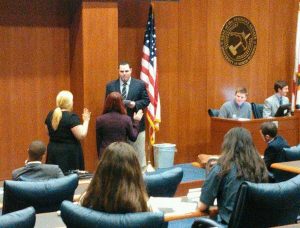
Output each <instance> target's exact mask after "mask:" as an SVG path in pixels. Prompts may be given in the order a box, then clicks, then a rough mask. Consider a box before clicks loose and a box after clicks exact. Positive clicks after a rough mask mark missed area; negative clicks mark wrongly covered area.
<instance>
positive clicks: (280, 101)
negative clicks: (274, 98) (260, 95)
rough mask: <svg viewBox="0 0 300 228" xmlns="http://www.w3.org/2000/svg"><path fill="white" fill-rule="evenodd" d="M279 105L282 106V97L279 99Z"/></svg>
mask: <svg viewBox="0 0 300 228" xmlns="http://www.w3.org/2000/svg"><path fill="white" fill-rule="evenodd" d="M279 105H282V97H280V98H279Z"/></svg>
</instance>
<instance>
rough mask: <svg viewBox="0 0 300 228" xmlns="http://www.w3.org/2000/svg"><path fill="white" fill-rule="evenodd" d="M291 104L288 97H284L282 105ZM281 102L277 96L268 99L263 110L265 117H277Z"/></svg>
mask: <svg viewBox="0 0 300 228" xmlns="http://www.w3.org/2000/svg"><path fill="white" fill-rule="evenodd" d="M288 103H289V98H287V97H284V96H283V97H282V104H283V105H284V104H288ZM279 106H280V105H279V100H278V97H277V96H276V94H274V95H272V96H270V97H268V98H267V99H266V100H265V104H264V109H263V117H270V116H275V114H276V112H277V110H278V108H279Z"/></svg>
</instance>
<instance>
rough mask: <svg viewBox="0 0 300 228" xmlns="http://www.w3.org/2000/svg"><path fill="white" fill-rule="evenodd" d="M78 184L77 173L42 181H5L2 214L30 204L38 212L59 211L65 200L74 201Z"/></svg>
mask: <svg viewBox="0 0 300 228" xmlns="http://www.w3.org/2000/svg"><path fill="white" fill-rule="evenodd" d="M77 186H78V176H77V175H76V174H72V175H69V176H66V177H61V178H57V179H52V180H47V181H40V182H24V181H11V180H7V181H4V195H3V209H2V214H6V213H9V212H13V211H17V210H20V209H23V208H26V207H29V206H33V207H34V209H35V211H36V213H42V212H51V211H57V210H58V209H59V207H60V204H61V202H62V201H63V200H69V201H73V196H74V192H75V189H76V187H77Z"/></svg>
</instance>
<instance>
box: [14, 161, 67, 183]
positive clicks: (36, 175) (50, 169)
mask: <svg viewBox="0 0 300 228" xmlns="http://www.w3.org/2000/svg"><path fill="white" fill-rule="evenodd" d="M63 176H64V174H63V172H62V171H61V169H60V168H59V167H58V166H57V165H49V164H41V163H28V164H26V165H25V166H24V167H22V168H19V169H15V170H14V171H13V173H12V179H13V180H19V181H43V180H49V179H52V178H59V177H63Z"/></svg>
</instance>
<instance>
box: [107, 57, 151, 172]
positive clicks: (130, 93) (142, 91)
mask: <svg viewBox="0 0 300 228" xmlns="http://www.w3.org/2000/svg"><path fill="white" fill-rule="evenodd" d="M131 73H132V68H131V67H130V65H129V63H128V62H121V63H120V64H119V78H118V79H117V80H114V81H111V82H109V83H108V84H107V85H106V93H105V94H106V97H107V96H108V94H110V93H111V92H119V93H121V95H122V97H123V101H124V104H125V106H126V109H127V115H128V116H130V117H131V119H133V116H134V113H135V112H138V111H139V110H140V109H145V108H146V107H147V106H148V105H149V103H150V99H149V96H148V93H147V90H146V84H145V83H144V82H143V81H142V80H139V79H135V78H133V77H131ZM145 138H146V136H145V118H144V117H143V118H142V120H141V121H140V126H139V134H138V137H137V140H136V141H135V142H132V141H128V142H129V143H130V144H131V145H132V146H133V147H134V149H135V151H136V152H137V157H138V160H139V162H140V165H141V167H142V168H144V167H146V156H145Z"/></svg>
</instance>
